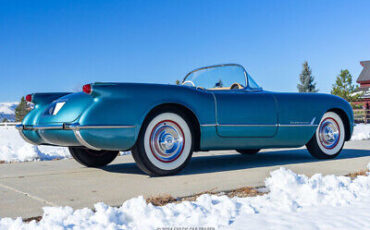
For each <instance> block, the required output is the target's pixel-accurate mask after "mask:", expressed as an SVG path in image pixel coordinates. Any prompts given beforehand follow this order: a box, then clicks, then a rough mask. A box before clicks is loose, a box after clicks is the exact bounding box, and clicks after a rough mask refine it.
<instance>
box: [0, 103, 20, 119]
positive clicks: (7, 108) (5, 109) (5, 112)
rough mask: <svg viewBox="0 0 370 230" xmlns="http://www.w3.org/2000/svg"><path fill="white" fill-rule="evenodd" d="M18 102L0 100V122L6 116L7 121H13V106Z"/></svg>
mask: <svg viewBox="0 0 370 230" xmlns="http://www.w3.org/2000/svg"><path fill="white" fill-rule="evenodd" d="M17 105H18V102H2V103H0V122H1V121H2V120H3V119H4V118H6V119H8V120H9V121H14V119H15V114H14V111H15V108H16V107H17Z"/></svg>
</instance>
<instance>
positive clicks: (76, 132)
mask: <svg viewBox="0 0 370 230" xmlns="http://www.w3.org/2000/svg"><path fill="white" fill-rule="evenodd" d="M135 127H136V126H134V125H80V124H79V123H72V124H67V123H64V124H62V125H23V124H20V125H16V129H18V130H19V133H20V135H21V136H22V138H23V139H24V140H25V141H26V142H28V143H30V144H33V145H37V143H34V142H33V141H31V140H30V139H28V138H27V137H26V136H25V135H24V133H23V130H33V131H37V130H72V131H73V133H74V135H75V137H76V139H77V140H78V142H79V143H80V144H81V145H82V146H85V147H86V148H89V149H92V150H97V151H99V150H101V149H99V148H97V147H95V146H93V145H92V144H90V143H88V142H86V140H84V139H83V137H82V136H81V133H80V130H84V129H128V128H135Z"/></svg>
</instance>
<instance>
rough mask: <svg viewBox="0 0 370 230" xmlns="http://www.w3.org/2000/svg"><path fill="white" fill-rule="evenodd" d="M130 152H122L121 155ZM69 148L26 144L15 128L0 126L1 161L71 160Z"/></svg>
mask: <svg viewBox="0 0 370 230" xmlns="http://www.w3.org/2000/svg"><path fill="white" fill-rule="evenodd" d="M126 154H130V152H120V155H121V156H122V155H126ZM70 157H71V154H70V153H69V151H68V149H67V148H63V147H55V146H34V145H31V144H29V143H27V142H25V141H24V140H23V139H22V137H21V136H20V135H19V133H18V130H16V129H15V128H14V127H12V126H9V127H1V126H0V161H5V162H24V161H35V160H42V161H45V160H55V159H63V158H70Z"/></svg>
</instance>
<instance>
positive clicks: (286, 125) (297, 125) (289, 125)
mask: <svg viewBox="0 0 370 230" xmlns="http://www.w3.org/2000/svg"><path fill="white" fill-rule="evenodd" d="M279 126H280V127H311V126H312V127H317V126H319V125H311V124H279Z"/></svg>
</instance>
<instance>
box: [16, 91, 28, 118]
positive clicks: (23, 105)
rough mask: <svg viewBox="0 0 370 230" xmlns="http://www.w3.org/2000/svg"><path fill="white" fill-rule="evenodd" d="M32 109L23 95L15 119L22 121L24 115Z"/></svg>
mask: <svg viewBox="0 0 370 230" xmlns="http://www.w3.org/2000/svg"><path fill="white" fill-rule="evenodd" d="M29 111H30V106H29V105H28V104H27V101H26V100H25V99H24V97H22V99H21V102H20V103H19V104H18V106H17V108H15V120H16V121H22V120H23V118H24V116H26V115H27V113H28V112H29Z"/></svg>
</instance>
